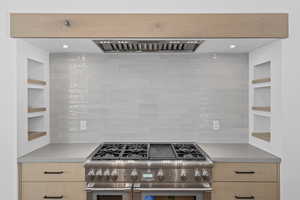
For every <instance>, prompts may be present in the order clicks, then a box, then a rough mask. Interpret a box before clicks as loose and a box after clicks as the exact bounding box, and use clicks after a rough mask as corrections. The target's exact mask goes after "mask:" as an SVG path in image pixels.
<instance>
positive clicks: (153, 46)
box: [94, 40, 204, 53]
mask: <svg viewBox="0 0 300 200" xmlns="http://www.w3.org/2000/svg"><path fill="white" fill-rule="evenodd" d="M203 41H204V40H94V42H95V43H96V45H97V46H98V47H99V48H100V49H101V50H102V51H103V52H104V53H143V52H147V53H151V52H153V53H158V52H166V53H187V52H195V51H196V49H197V48H198V47H199V46H200V45H201V44H202V43H203Z"/></svg>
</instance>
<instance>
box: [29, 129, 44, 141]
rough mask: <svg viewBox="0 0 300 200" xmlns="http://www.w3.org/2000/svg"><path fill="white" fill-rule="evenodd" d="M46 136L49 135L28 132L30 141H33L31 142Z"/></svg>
mask: <svg viewBox="0 0 300 200" xmlns="http://www.w3.org/2000/svg"><path fill="white" fill-rule="evenodd" d="M45 135H47V132H40V131H29V132H28V140H29V141H31V140H34V139H37V138H39V137H43V136H45Z"/></svg>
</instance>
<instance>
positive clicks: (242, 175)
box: [213, 163, 278, 182]
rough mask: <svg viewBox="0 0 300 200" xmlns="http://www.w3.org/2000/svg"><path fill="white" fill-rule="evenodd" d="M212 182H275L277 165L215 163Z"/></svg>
mask: <svg viewBox="0 0 300 200" xmlns="http://www.w3.org/2000/svg"><path fill="white" fill-rule="evenodd" d="M213 180H214V181H250V182H251V181H255V182H277V180H278V165H276V164H269V163H217V164H216V165H215V166H214V168H213Z"/></svg>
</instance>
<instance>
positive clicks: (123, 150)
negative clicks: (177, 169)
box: [91, 143, 206, 161]
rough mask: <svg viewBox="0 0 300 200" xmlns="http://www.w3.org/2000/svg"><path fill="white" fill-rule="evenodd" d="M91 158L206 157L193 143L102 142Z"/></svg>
mask: <svg viewBox="0 0 300 200" xmlns="http://www.w3.org/2000/svg"><path fill="white" fill-rule="evenodd" d="M91 160H93V161H100V160H201V161H205V160H206V157H205V155H204V154H203V153H202V151H201V150H200V148H199V146H198V145H196V144H193V143H104V144H102V145H101V146H100V147H99V148H98V149H97V151H96V153H94V155H93V156H92V158H91Z"/></svg>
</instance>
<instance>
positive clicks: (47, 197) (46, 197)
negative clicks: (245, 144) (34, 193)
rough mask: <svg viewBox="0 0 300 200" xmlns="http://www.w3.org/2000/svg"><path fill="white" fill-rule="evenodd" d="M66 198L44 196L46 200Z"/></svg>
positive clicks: (61, 196)
mask: <svg viewBox="0 0 300 200" xmlns="http://www.w3.org/2000/svg"><path fill="white" fill-rule="evenodd" d="M63 198H64V196H63V195H60V196H47V195H45V196H44V199H63Z"/></svg>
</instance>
